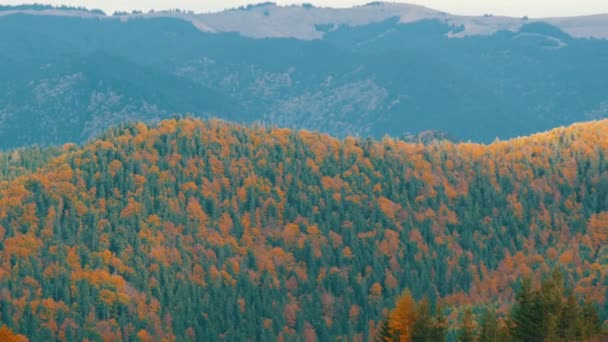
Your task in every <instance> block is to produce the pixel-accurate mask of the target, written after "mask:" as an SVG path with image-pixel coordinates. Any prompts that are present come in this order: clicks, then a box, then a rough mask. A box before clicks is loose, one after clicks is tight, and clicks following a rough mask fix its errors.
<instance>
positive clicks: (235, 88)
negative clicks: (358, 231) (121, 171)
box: [0, 3, 608, 148]
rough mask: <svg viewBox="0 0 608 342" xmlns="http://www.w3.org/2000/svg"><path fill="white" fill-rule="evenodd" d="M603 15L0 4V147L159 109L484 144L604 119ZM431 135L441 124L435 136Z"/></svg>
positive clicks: (92, 129) (607, 63)
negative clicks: (127, 9) (115, 9)
mask: <svg viewBox="0 0 608 342" xmlns="http://www.w3.org/2000/svg"><path fill="white" fill-rule="evenodd" d="M606 38H608V16H605V15H598V16H590V17H577V18H549V19H541V20H536V19H528V18H506V17H495V16H491V15H487V16H482V17H466V16H454V15H450V14H447V13H443V12H439V11H435V10H431V9H428V8H424V7H419V6H412V5H402V4H389V3H386V4H385V3H372V4H369V5H366V6H361V7H355V8H351V9H331V8H316V7H313V6H310V5H304V6H288V7H281V6H276V5H274V4H270V3H267V4H261V5H252V6H247V7H244V8H240V9H234V10H228V11H224V12H220V13H209V14H195V13H191V12H185V11H173V12H152V13H130V14H124V13H123V14H115V15H112V16H107V15H105V14H104V13H103V12H101V11H99V10H93V11H89V10H85V9H82V8H67V7H62V8H55V7H50V6H42V5H35V6H18V7H10V6H1V7H0V75H2V77H0V148H10V147H15V146H23V145H30V144H42V145H48V144H61V143H65V142H80V141H84V140H87V139H90V138H91V137H94V136H96V135H97V134H98V133H99V132H100V131H102V130H104V129H106V128H107V127H109V126H111V125H115V124H117V123H119V122H124V121H136V120H143V121H158V120H160V119H162V118H166V117H170V116H172V115H174V114H188V113H189V114H192V115H194V116H200V117H210V116H216V117H220V118H223V119H227V120H230V121H236V122H261V123H264V124H270V125H279V126H285V127H291V128H305V129H311V130H319V131H324V132H327V133H331V134H334V135H337V136H345V135H358V136H364V137H365V136H373V137H381V136H383V135H385V134H390V135H393V136H410V137H411V136H412V135H416V134H418V133H420V132H423V131H435V132H437V131H439V132H445V134H446V135H447V136H454V137H456V138H457V139H460V140H474V141H481V142H490V141H492V140H494V139H495V138H496V137H499V138H501V139H503V138H510V137H514V136H519V135H525V134H530V133H533V132H537V131H541V130H545V129H548V128H551V127H555V126H560V125H564V124H570V123H572V122H576V121H580V120H588V119H599V118H604V117H607V116H608V94H607V93H606V92H605V89H608V78H607V77H599V75H608V40H606ZM439 135H443V134H439Z"/></svg>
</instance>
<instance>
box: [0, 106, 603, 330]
mask: <svg viewBox="0 0 608 342" xmlns="http://www.w3.org/2000/svg"><path fill="white" fill-rule="evenodd" d="M607 153H608V121H596V122H589V123H582V124H576V125H573V126H571V127H567V128H559V129H555V130H552V131H549V132H547V133H541V134H537V135H533V136H530V137H523V138H517V139H513V140H509V141H496V142H494V143H492V144H489V145H481V144H474V143H458V144H456V143H451V142H448V141H433V142H428V143H425V144H422V143H412V142H404V141H401V140H398V139H393V138H388V137H387V138H384V139H382V140H379V141H374V140H371V139H356V138H346V139H344V140H337V139H334V138H332V137H330V136H327V135H323V134H320V133H311V132H308V131H292V130H287V129H278V128H266V127H249V128H248V127H244V126H239V125H235V124H229V123H225V122H222V121H218V120H208V121H201V120H197V119H189V118H183V119H172V120H165V121H162V122H160V123H158V124H155V125H146V124H142V123H133V124H125V125H122V126H120V127H118V128H114V129H111V130H109V131H107V132H106V133H104V134H103V135H101V136H100V137H99V138H97V139H94V140H91V141H90V142H89V143H87V144H84V145H82V146H77V145H73V144H67V145H64V146H63V147H61V148H24V149H19V150H15V151H10V152H5V153H3V154H1V155H0V167H1V169H0V289H1V291H0V322H1V323H2V324H0V325H1V326H2V329H0V337H2V336H4V337H2V338H4V339H7V340H10V339H14V340H16V341H21V340H27V339H29V340H31V341H53V340H60V341H84V340H88V341H118V340H129V341H157V340H161V339H162V340H166V341H215V340H219V339H224V340H237V341H244V340H248V339H249V340H275V339H278V340H286V341H290V340H300V338H302V339H304V340H307V341H308V340H310V341H312V340H315V339H317V340H321V341H328V340H338V339H342V340H356V341H369V340H379V341H381V340H385V341H386V340H390V341H392V340H400V341H407V340H410V339H412V331H414V332H416V331H418V332H420V331H426V332H425V333H424V334H423V335H421V336H423V337H419V338H414V340H437V339H450V340H456V339H460V340H465V341H475V340H483V341H491V340H499V337H498V336H501V337H500V338H501V339H503V340H509V341H510V340H515V341H520V340H522V341H526V340H528V341H532V340H534V341H542V340H557V339H560V338H561V339H564V340H568V339H574V338H579V339H589V338H592V337H597V336H600V335H601V334H602V332H603V330H602V329H603V327H602V322H603V321H604V320H605V319H606V318H608V301H607V299H608V298H606V295H607V293H608V292H607V291H608V274H607V270H608V268H607V265H608V247H606V243H607V242H608V159H607V158H606V157H607ZM534 310H536V311H534ZM542 312H554V313H555V314H554V315H548V316H547V315H541V313H542ZM535 313H536V314H535ZM568 315H569V316H568ZM526 317H527V318H526ZM534 318H536V320H535V319H534ZM534 322H536V323H535V324H537V325H536V326H532V328H530V327H529V326H526V324H528V323H530V324H532V323H534ZM560 322H579V323H576V324H575V323H572V324H570V323H560ZM585 322H587V323H588V322H591V323H588V324H584V323H585ZM416 326H417V328H416ZM539 327H542V329H541V328H539ZM416 329H418V330H416ZM420 329H422V330H420ZM424 329H427V330H424ZM429 329H430V330H429ZM526 329H528V330H526ZM530 331H536V333H537V335H538V336H536V335H535V336H533V337H530V336H529V335H526V334H528V333H530ZM433 334H436V335H433ZM488 334H492V335H488ZM9 336H10V337H9ZM437 336H439V337H437ZM483 336H486V337H487V336H492V337H491V338H489V339H488V338H486V337H483ZM467 338H469V339H467ZM471 338H472V339H471ZM484 338H486V339H484ZM552 338H555V339H552Z"/></svg>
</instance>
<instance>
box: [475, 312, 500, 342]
mask: <svg viewBox="0 0 608 342" xmlns="http://www.w3.org/2000/svg"><path fill="white" fill-rule="evenodd" d="M499 333H500V329H499V326H498V318H497V317H496V311H495V310H494V309H493V308H486V309H485V310H484V311H483V315H482V316H481V323H480V328H479V342H493V341H497V340H498V339H499Z"/></svg>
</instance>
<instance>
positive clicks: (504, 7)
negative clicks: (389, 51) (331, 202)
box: [0, 0, 608, 17]
mask: <svg viewBox="0 0 608 342" xmlns="http://www.w3.org/2000/svg"><path fill="white" fill-rule="evenodd" d="M370 1H371V0H306V1H292V0H274V2H277V3H279V4H281V5H287V4H294V3H302V2H308V3H312V4H314V5H316V6H329V7H351V6H354V5H363V4H365V3H368V2H370ZM40 2H42V3H49V4H53V5H62V4H65V5H71V6H84V7H87V8H100V9H103V10H104V11H106V12H107V13H113V12H114V11H130V10H133V9H138V10H144V11H147V10H150V9H155V10H163V9H174V8H180V9H189V10H193V11H196V12H210V11H221V10H224V9H226V8H233V7H238V6H242V5H246V4H248V3H253V2H259V1H254V0H145V1H144V0H46V1H45V0H43V1H40ZM399 2H404V1H399ZM406 2H408V3H412V4H418V5H424V6H427V7H431V8H434V9H438V10H442V11H445V12H449V13H453V14H468V15H482V14H494V15H506V16H515V17H519V16H524V15H527V16H530V17H553V16H578V15H589V14H599V13H608V1H606V0H534V1H530V0H484V1H480V0H409V1H406ZM22 3H23V0H4V1H0V4H8V5H16V4H22Z"/></svg>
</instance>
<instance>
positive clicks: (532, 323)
mask: <svg viewBox="0 0 608 342" xmlns="http://www.w3.org/2000/svg"><path fill="white" fill-rule="evenodd" d="M538 297H539V296H538V295H537V293H535V291H534V290H533V289H532V282H531V280H530V279H529V278H524V279H523V281H522V284H521V287H520V289H519V291H518V292H517V295H516V297H515V300H516V303H515V304H514V305H513V307H512V308H511V317H510V322H509V323H510V329H509V330H510V331H509V333H510V335H511V336H512V337H513V338H514V339H515V340H517V341H531V342H535V341H542V340H543V338H542V337H543V335H542V308H541V305H540V304H541V303H540V300H539V298H538Z"/></svg>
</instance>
